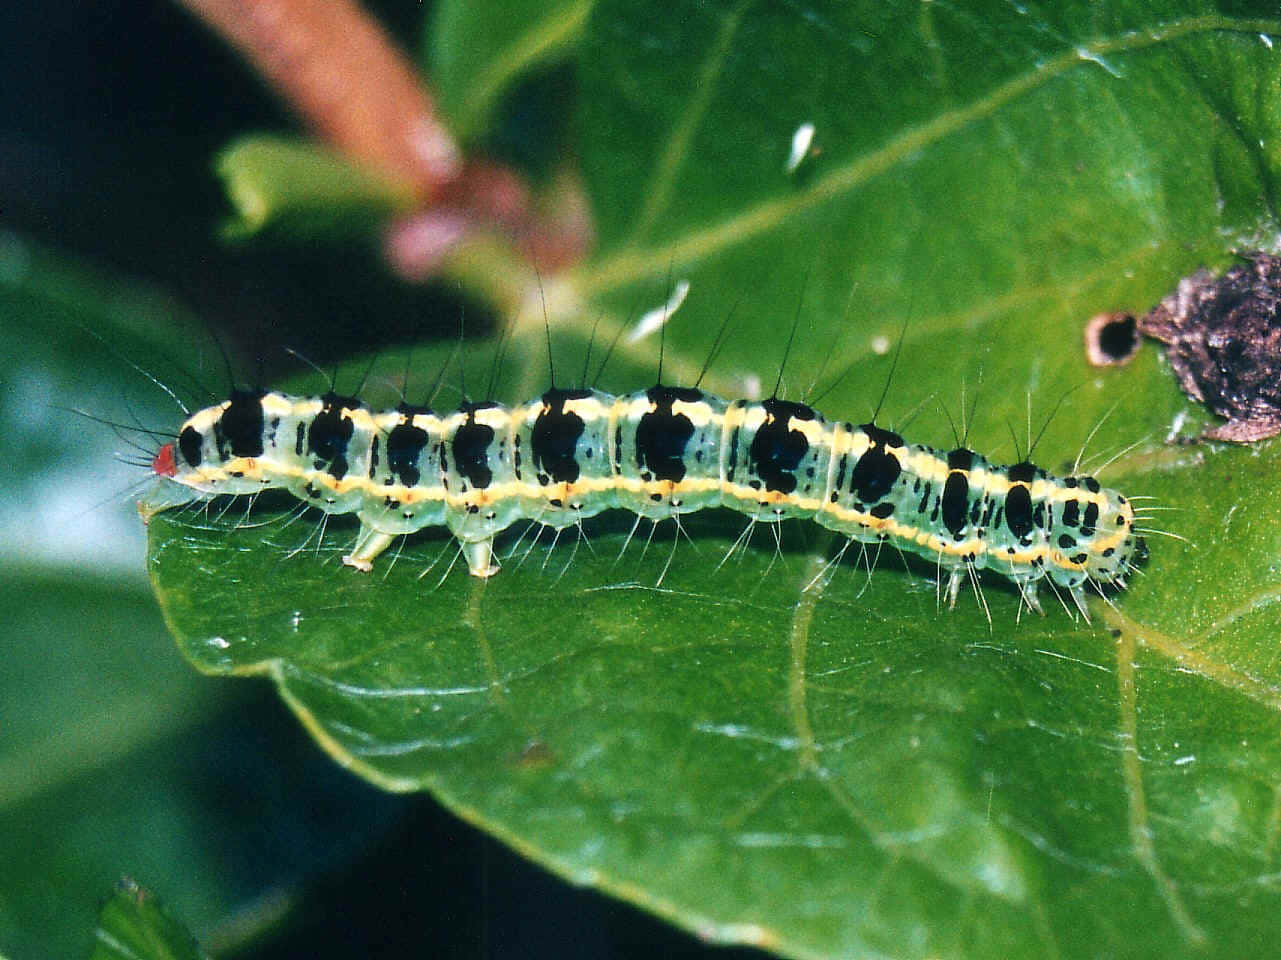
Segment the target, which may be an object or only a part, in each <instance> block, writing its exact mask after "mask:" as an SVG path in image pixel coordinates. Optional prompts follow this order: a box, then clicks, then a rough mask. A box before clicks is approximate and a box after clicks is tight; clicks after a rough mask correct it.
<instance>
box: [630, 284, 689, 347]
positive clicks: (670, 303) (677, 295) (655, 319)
mask: <svg viewBox="0 0 1281 960" xmlns="http://www.w3.org/2000/svg"><path fill="white" fill-rule="evenodd" d="M688 293H689V281H688V280H677V281H676V286H675V287H674V288H673V289H672V295H671V296H670V297H668V298H667V302H666V303H665V304H663V305H662V306H661V307H655V308H654V309H653V310H649V311H647V312H646V313H645V314H644V316H642V317H641V318H640V319H639V320H637V321H636V326H634V327H633V328H632V332H631V333H629V334H628V335H627V342H628V343H636V342H637V341H639V340H644V339H645V338H646V337H648V336H649V335H650V334H651V333H654V332H655V331H656V330H659V329H661V328H662V327H663V325H664V324H666V323H667V321H668V320H670V319H671V318H672V314H674V313H675V312H676V311H677V310H679V309H680V306H681V304H682V303H684V302H685V297H686V295H687V294H688Z"/></svg>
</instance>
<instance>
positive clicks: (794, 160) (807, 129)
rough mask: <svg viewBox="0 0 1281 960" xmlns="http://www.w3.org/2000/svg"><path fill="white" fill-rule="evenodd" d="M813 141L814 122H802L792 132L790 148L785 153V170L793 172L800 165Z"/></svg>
mask: <svg viewBox="0 0 1281 960" xmlns="http://www.w3.org/2000/svg"><path fill="white" fill-rule="evenodd" d="M813 142H814V124H812V123H802V124H801V125H800V126H799V127H797V128H796V132H795V133H793V134H792V150H791V153H789V154H788V155H787V172H788V173H795V172H796V168H797V167H799V166H800V165H801V161H802V160H804V159H805V158H806V157H807V156H809V153H810V145H811V144H812V143H813Z"/></svg>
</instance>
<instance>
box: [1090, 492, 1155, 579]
mask: <svg viewBox="0 0 1281 960" xmlns="http://www.w3.org/2000/svg"><path fill="white" fill-rule="evenodd" d="M1100 492H1101V493H1102V494H1103V497H1104V504H1103V507H1102V509H1100V510H1099V519H1098V528H1097V530H1096V532H1095V536H1094V549H1092V550H1090V551H1089V559H1088V560H1087V561H1086V570H1087V572H1088V573H1089V575H1090V579H1092V580H1095V581H1097V582H1099V583H1114V582H1117V581H1124V580H1125V578H1126V577H1128V576H1129V574H1130V573H1131V572H1132V571H1133V570H1134V568H1135V567H1136V566H1137V565H1138V564H1140V563H1142V562H1143V561H1145V560H1146V559H1147V557H1148V547H1147V543H1146V542H1145V541H1144V539H1143V537H1142V536H1140V535H1139V533H1138V532H1137V531H1136V529H1135V517H1134V507H1133V506H1132V505H1131V504H1130V502H1129V501H1128V500H1126V499H1125V497H1123V496H1121V494H1119V493H1117V492H1116V491H1115V490H1109V489H1106V488H1104V489H1103V490H1101V491H1100Z"/></svg>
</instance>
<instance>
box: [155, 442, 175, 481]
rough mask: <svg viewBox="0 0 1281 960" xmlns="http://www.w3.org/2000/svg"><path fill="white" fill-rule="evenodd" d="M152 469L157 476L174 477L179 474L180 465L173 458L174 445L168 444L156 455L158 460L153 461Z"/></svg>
mask: <svg viewBox="0 0 1281 960" xmlns="http://www.w3.org/2000/svg"><path fill="white" fill-rule="evenodd" d="M151 469H152V470H153V471H155V473H156V475H157V476H161V477H172V476H175V475H176V474H177V473H178V464H177V463H176V462H175V461H174V458H173V444H172V443H166V444H165V445H164V446H163V447H161V448H160V450H159V451H158V452H157V453H156V459H154V460H152V461H151Z"/></svg>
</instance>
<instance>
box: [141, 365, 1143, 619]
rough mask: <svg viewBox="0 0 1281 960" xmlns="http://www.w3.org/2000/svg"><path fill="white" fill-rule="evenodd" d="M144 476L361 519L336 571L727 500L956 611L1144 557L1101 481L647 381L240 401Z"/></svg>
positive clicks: (481, 548)
mask: <svg viewBox="0 0 1281 960" xmlns="http://www.w3.org/2000/svg"><path fill="white" fill-rule="evenodd" d="M151 469H152V471H153V472H154V473H155V474H156V475H157V476H159V477H161V478H163V479H164V480H165V481H169V482H173V483H177V484H181V485H183V486H185V487H187V488H190V490H191V491H194V492H195V493H196V494H198V495H216V494H232V495H243V494H253V493H257V492H259V491H261V490H264V489H269V488H285V489H287V490H288V491H289V492H290V493H292V494H293V495H294V496H296V497H298V498H299V499H301V500H303V501H304V502H306V503H308V504H312V505H314V506H315V507H317V508H318V509H320V510H322V511H324V512H326V513H352V512H354V513H356V514H357V516H358V518H359V521H360V530H359V533H358V535H357V538H356V542H355V545H354V547H353V549H352V551H351V553H350V554H348V555H347V556H344V557H343V562H344V563H345V564H347V565H348V566H351V567H354V568H356V569H358V570H362V571H369V570H370V569H371V568H372V564H373V561H374V560H375V559H376V558H377V557H378V555H379V554H380V553H382V552H383V551H384V550H386V549H387V548H388V547H389V546H390V545H391V544H392V543H393V542H394V540H395V538H397V537H399V536H401V535H404V534H409V533H413V532H415V531H417V530H421V529H423V528H425V527H436V526H445V527H447V528H448V529H449V531H450V532H451V533H452V535H453V536H454V537H455V538H456V540H457V541H458V544H459V548H460V550H461V552H462V555H463V556H464V557H465V559H466V562H467V566H468V569H469V571H470V573H471V574H472V575H473V576H476V577H490V576H492V575H494V574H495V573H497V572H498V569H499V565H498V563H497V561H496V559H495V556H494V549H493V544H494V538H495V537H496V536H497V535H498V534H499V533H501V532H502V531H503V530H505V529H506V528H507V527H509V526H511V525H512V524H514V523H517V522H518V521H534V522H538V523H541V524H544V525H545V526H548V527H551V528H554V529H557V530H561V529H564V528H567V527H570V526H575V525H578V524H580V523H581V522H582V521H583V520H585V519H587V518H589V517H592V516H595V515H596V514H599V513H601V512H602V511H605V510H610V509H615V508H617V509H623V510H629V511H631V512H633V513H634V514H636V515H637V517H638V522H639V519H640V518H647V519H649V520H652V521H655V522H658V521H661V520H666V519H675V518H678V517H679V516H680V515H681V514H686V513H690V512H693V511H696V510H703V509H706V508H709V507H726V508H729V509H731V510H735V511H737V512H739V513H742V514H745V515H747V516H748V517H749V518H751V520H752V521H754V522H766V523H775V522H778V521H782V520H784V519H788V518H803V519H809V520H813V521H814V522H816V523H817V524H819V525H820V526H822V527H825V528H827V529H829V530H833V531H835V532H837V533H839V534H842V535H843V536H845V537H846V538H847V546H848V545H849V544H852V543H859V544H873V543H885V542H889V543H892V544H893V545H895V546H897V547H898V548H899V549H901V550H903V551H906V552H911V553H914V554H917V555H919V556H921V557H924V558H926V559H927V560H929V561H932V562H934V563H935V564H937V567H938V570H939V578H940V583H941V582H942V575H943V573H944V571H946V573H947V577H948V583H947V596H948V598H949V600H950V601H951V602H953V603H954V602H955V600H956V596H957V593H958V592H959V590H960V587H961V584H962V582H963V581H964V579H965V578H966V577H967V576H968V577H971V578H972V577H974V576H975V571H977V570H983V569H986V570H991V571H994V572H995V573H997V574H1000V575H1001V576H1004V577H1005V578H1007V579H1008V580H1010V581H1011V582H1012V583H1013V584H1014V586H1015V587H1016V588H1017V590H1018V592H1019V594H1020V596H1021V598H1022V602H1023V603H1026V604H1027V605H1028V606H1029V607H1030V608H1031V609H1033V610H1036V611H1037V612H1042V608H1041V606H1040V603H1039V601H1038V599H1037V589H1038V585H1039V583H1040V581H1042V580H1044V579H1046V578H1049V584H1050V586H1051V588H1052V589H1054V590H1055V592H1056V593H1057V592H1058V589H1057V588H1059V587H1062V588H1064V589H1065V590H1066V591H1068V592H1069V594H1070V596H1071V597H1072V599H1073V601H1074V602H1075V604H1076V606H1077V608H1078V609H1080V610H1081V611H1082V613H1084V612H1085V606H1084V591H1085V588H1086V587H1087V586H1092V587H1094V588H1095V589H1097V590H1098V591H1099V592H1100V593H1102V592H1103V588H1104V587H1105V586H1113V587H1119V588H1123V587H1124V586H1125V578H1126V576H1127V575H1128V574H1129V573H1130V572H1131V571H1132V570H1133V569H1134V568H1135V565H1136V564H1137V563H1139V562H1141V561H1142V560H1143V559H1144V558H1145V557H1146V555H1147V547H1146V544H1145V542H1144V538H1143V537H1142V536H1140V535H1139V533H1138V531H1137V530H1136V527H1135V512H1134V509H1133V506H1132V505H1131V503H1130V502H1129V501H1127V499H1126V498H1125V497H1124V496H1122V495H1121V494H1120V493H1118V492H1117V491H1115V490H1111V489H1108V488H1105V487H1103V486H1101V485H1100V484H1099V482H1098V481H1097V480H1096V479H1094V478H1093V477H1089V476H1067V477H1056V476H1053V475H1051V474H1050V473H1049V472H1047V471H1046V470H1044V469H1042V468H1040V467H1037V466H1036V465H1034V464H1033V463H1031V462H1029V461H1028V460H1026V459H1024V460H1023V461H1022V462H1020V463H1016V464H1013V465H1010V466H1001V465H998V464H995V463H992V462H990V461H989V460H988V459H987V458H985V457H983V456H982V455H980V454H978V453H976V452H974V451H972V450H970V449H967V448H966V447H965V446H959V447H958V448H957V449H953V450H950V451H941V450H937V449H935V448H933V447H930V446H927V445H924V444H917V443H908V442H907V441H905V440H904V439H903V438H902V437H901V436H900V435H899V434H897V433H895V432H893V431H891V430H887V429H883V428H881V427H878V426H876V425H875V424H874V423H871V422H868V423H864V424H862V425H857V426H856V425H855V424H853V423H850V422H844V421H829V420H827V419H826V418H825V417H824V416H823V415H822V414H821V413H819V412H818V411H817V410H815V409H813V408H812V407H810V406H808V405H806V404H804V403H800V402H795V401H789V400H783V399H779V398H778V397H777V396H775V397H771V398H769V399H765V400H761V401H751V400H724V399H721V398H719V397H717V396H714V395H712V394H710V393H707V392H704V391H702V390H700V389H698V388H696V387H678V386H664V385H656V386H653V387H650V388H649V389H647V390H641V391H638V392H635V393H629V394H625V395H618V396H616V395H613V394H609V393H605V392H602V391H599V390H596V389H593V388H581V389H565V388H557V387H555V386H553V387H552V388H551V389H549V390H547V391H546V392H545V393H543V394H542V395H541V396H540V397H538V398H537V399H534V400H531V401H529V402H528V403H523V404H517V405H514V406H506V405H503V404H501V403H497V402H492V401H484V402H464V403H463V404H461V405H460V406H459V408H458V409H457V410H455V411H453V412H449V413H436V412H434V411H433V410H431V409H430V408H428V407H423V406H414V405H411V404H408V403H402V404H401V405H400V406H398V407H396V408H394V409H389V410H381V411H378V410H373V409H370V408H369V407H367V406H366V405H365V404H364V403H362V402H361V401H360V400H358V399H356V398H354V397H348V396H342V395H339V394H338V393H336V392H334V391H333V390H332V389H331V390H330V392H328V393H326V394H324V395H322V396H305V397H304V396H292V395H289V394H285V393H279V392H272V391H267V390H236V391H233V392H232V393H231V395H230V397H229V398H228V399H227V400H225V401H223V402H221V403H219V404H216V405H214V406H210V407H207V408H204V409H201V410H198V411H196V412H195V413H194V414H193V415H191V416H190V417H189V418H188V419H187V420H186V422H185V423H183V425H182V427H181V428H180V430H179V432H178V434H177V436H176V439H175V440H174V441H172V442H168V443H165V444H164V445H163V446H161V448H160V450H159V452H158V453H157V454H156V456H155V458H154V460H153V462H152V464H151Z"/></svg>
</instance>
